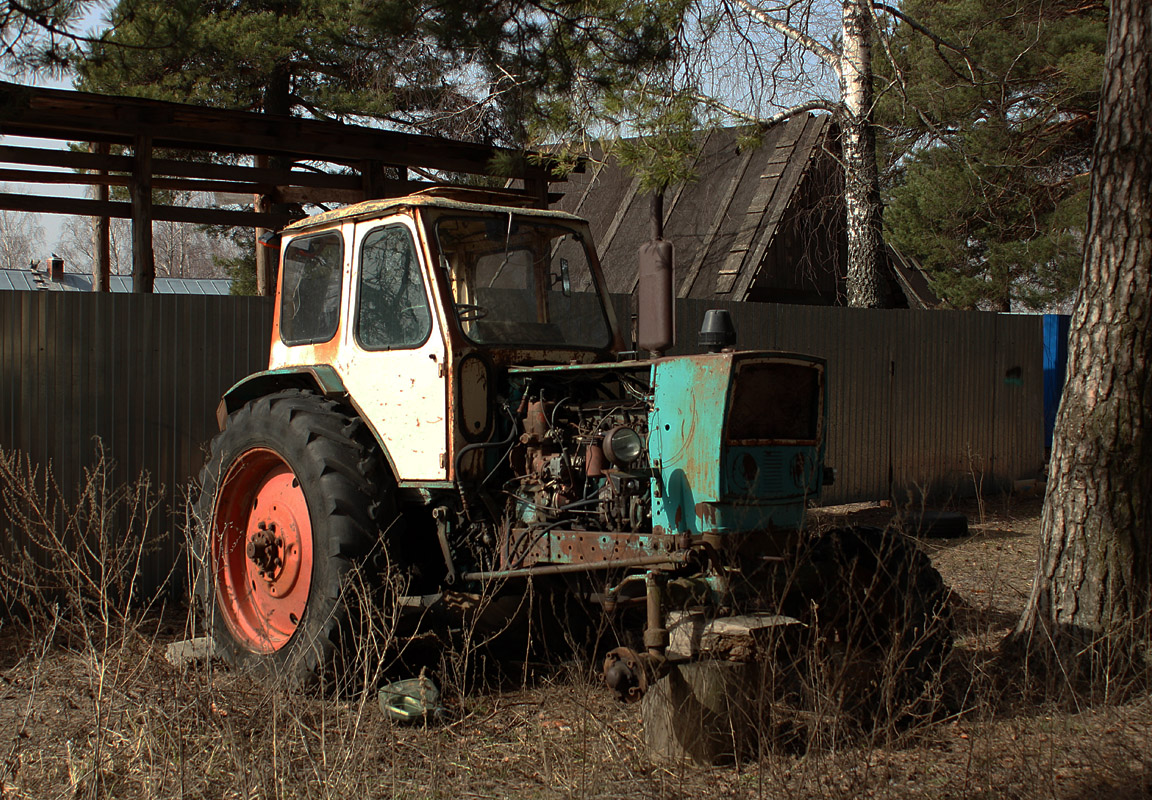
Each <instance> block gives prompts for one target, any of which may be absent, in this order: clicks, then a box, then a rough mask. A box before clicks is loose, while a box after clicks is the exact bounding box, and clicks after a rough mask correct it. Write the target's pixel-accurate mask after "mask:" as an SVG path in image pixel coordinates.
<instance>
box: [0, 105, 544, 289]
mask: <svg viewBox="0 0 1152 800" xmlns="http://www.w3.org/2000/svg"><path fill="white" fill-rule="evenodd" d="M0 135H10V136H22V137H34V138H41V139H49V140H62V141H69V142H79V143H85V144H87V145H88V148H89V152H82V151H77V150H71V151H62V150H58V149H53V148H48V147H22V146H12V145H0V181H18V182H21V183H28V184H42V185H61V184H73V185H86V186H93V187H95V189H96V190H95V194H96V197H94V198H91V199H89V198H75V197H46V196H41V195H26V194H11V193H0V209H2V210H12V211H26V212H35V213H48V214H71V215H78V216H88V217H95V218H96V220H97V235H96V237H95V249H96V253H95V256H96V258H95V259H94V266H93V282H92V284H93V289H94V290H96V291H101V290H102V291H107V290H108V275H109V248H108V239H107V236H108V234H107V230H108V220H109V219H110V218H112V217H119V218H125V219H131V220H132V278H133V281H132V285H133V290H134V291H136V292H151V291H152V283H153V279H154V277H155V264H154V261H153V253H152V221H153V220H161V221H173V222H189V223H199V224H211V225H235V226H243V227H254V228H257V229H278V228H282V227H283V226H285V225H286V224H288V223H289V222H291V221H292V220H293V219H294V218H296V217H298V216H299V213H298V212H296V213H295V215H294V213H293V207H295V208H299V206H300V205H303V204H308V203H352V202H358V201H360V200H370V199H378V198H384V197H399V196H403V195H406V194H409V193H411V192H412V191H414V190H417V189H420V188H426V187H427V186H428V185H429V184H428V183H427V182H425V181H413V180H410V179H409V170H413V169H415V170H423V171H426V172H428V173H440V174H443V173H453V174H464V175H469V176H492V175H493V165H494V164H495V163H496V162H497V161H498V162H499V163H500V164H501V165H502V167H503V168H504V170H503V171H502V173H501V175H500V177H501V178H503V179H506V180H510V181H512V182H513V185H515V186H516V187H518V188H516V189H515V190H514V191H517V192H518V193H520V194H522V195H524V196H526V197H527V198H529V199H530V200H531V201H532V202H533V203H534V204H536V205H539V206H541V207H547V205H548V202H549V199H550V196H549V193H548V187H549V183H550V182H552V181H556V180H562V179H558V178H555V177H553V175H552V164H551V163H549V162H548V161H547V160H546V159H541V158H536V157H531V156H530V155H529V154H526V153H523V152H520V151H514V150H508V149H505V148H498V147H489V146H486V145H478V144H471V143H467V142H456V141H451V140H448V139H441V138H437V137H432V136H420V135H415V134H409V133H400V132H397V131H388V130H381V129H377V128H369V127H365V126H360V125H348V124H344V123H340V122H329V121H325V120H315V119H302V118H299V117H290V116H281V115H270V114H260V113H253V112H247V111H227V110H221V109H215V108H204V107H201V106H191V105H184V104H180V103H169V102H163V101H158V100H144V99H140V98H135V97H112V96H106V95H96V94H89V93H85V92H74V91H68V90H61V89H43V88H38V87H29V86H21V85H17V84H12V83H4V82H0ZM113 147H116V148H117V149H120V150H124V149H125V148H127V149H128V150H130V151H131V155H127V154H114V153H113V152H112V148H113ZM157 150H159V151H176V152H177V153H178V154H179V155H184V154H187V155H188V156H189V158H188V159H187V160H185V159H183V158H179V157H175V158H173V157H156V158H154V157H153V153H154V152H155V151H157ZM162 155H164V154H163V153H162ZM209 155H212V156H219V155H228V156H233V157H235V159H236V160H237V161H251V162H252V165H251V166H249V165H241V164H227V163H219V162H216V163H213V162H210V161H209V160H208V159H207V158H206V156H209ZM197 157H198V158H197ZM46 168H47V169H46ZM51 168H55V169H56V170H59V169H61V168H63V169H70V170H73V172H71V173H67V172H59V171H53V170H52V169H51ZM112 186H121V187H125V188H127V190H128V194H129V198H130V200H129V201H128V202H123V201H114V200H110V199H109V191H108V189H109V187H112ZM153 189H176V190H184V191H200V192H226V193H234V194H243V195H251V196H253V197H254V203H253V205H254V208H255V210H252V211H239V210H230V209H222V208H193V207H188V206H170V205H160V204H154V203H153V202H152V190H153ZM257 250H258V251H260V250H264V248H257ZM270 262H271V263H270ZM274 271H275V262H274V261H273V260H272V259H271V258H267V257H266V258H264V259H262V260H258V271H257V282H258V284H259V286H260V289H261V292H262V293H271V292H272V291H274V280H275V278H274Z"/></svg>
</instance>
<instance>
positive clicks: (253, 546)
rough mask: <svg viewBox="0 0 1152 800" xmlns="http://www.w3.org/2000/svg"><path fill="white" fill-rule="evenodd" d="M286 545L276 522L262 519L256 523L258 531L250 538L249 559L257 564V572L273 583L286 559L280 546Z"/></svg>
mask: <svg viewBox="0 0 1152 800" xmlns="http://www.w3.org/2000/svg"><path fill="white" fill-rule="evenodd" d="M283 546H284V539H283V538H281V537H279V536H277V535H276V523H275V522H265V521H263V520H262V521H260V522H259V523H257V525H256V532H255V533H253V534H252V536H251V538H249V539H248V547H247V553H248V559H249V560H250V561H251V562H252V563H253V565H255V567H256V574H257V575H259V576H260V577H261V578H263V579H264V580H266V581H267V582H268V583H272V582H273V581H275V580H276V578H277V576H278V573H279V571H280V568H281V567H283V566H284V559H283V558H282V557H281V555H280V548H282V547H283Z"/></svg>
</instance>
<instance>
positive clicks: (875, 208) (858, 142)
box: [840, 0, 888, 308]
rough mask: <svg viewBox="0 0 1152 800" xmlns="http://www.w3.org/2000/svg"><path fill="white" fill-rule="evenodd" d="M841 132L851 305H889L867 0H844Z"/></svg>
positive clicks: (870, 24)
mask: <svg viewBox="0 0 1152 800" xmlns="http://www.w3.org/2000/svg"><path fill="white" fill-rule="evenodd" d="M843 2H844V5H843V21H844V48H843V51H842V53H841V55H840V93H841V103H842V112H841V115H840V137H841V148H842V157H843V159H844V204H845V206H846V209H847V232H848V280H847V291H848V305H850V306H856V307H864V308H878V307H883V306H885V305H887V304H888V303H887V297H886V296H885V295H886V292H885V290H884V283H883V281H882V280H881V276H880V242H881V235H880V225H881V204H880V178H879V170H878V168H877V165H876V131H875V128H874V127H873V125H872V105H873V93H872V15H871V10H870V8H869V5H868V3H867V2H865V0H843Z"/></svg>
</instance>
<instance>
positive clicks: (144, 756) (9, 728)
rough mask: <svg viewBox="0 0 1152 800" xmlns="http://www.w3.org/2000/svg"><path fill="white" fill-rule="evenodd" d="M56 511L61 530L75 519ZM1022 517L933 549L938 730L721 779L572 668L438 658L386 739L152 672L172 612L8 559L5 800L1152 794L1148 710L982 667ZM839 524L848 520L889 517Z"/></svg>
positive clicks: (924, 726)
mask: <svg viewBox="0 0 1152 800" xmlns="http://www.w3.org/2000/svg"><path fill="white" fill-rule="evenodd" d="M14 474H15V473H14ZM25 477H26V476H25ZM42 488H43V486H42ZM0 490H2V491H6V492H9V499H8V500H6V501H5V502H6V504H7V505H6V509H7V511H6V513H7V516H6V518H5V519H6V522H5V524H6V525H11V524H13V521H14V517H13V513H14V512H13V509H17V508H20V509H24V512H26V511H27V510H28V507H29V504H30V503H33V501H34V496H33V495H27V494H22V495H20V496H19V497H18V498H17V501H18V502H16V504H15V505H11V504H10V502H9V501H10V500H11V487H10V486H6V485H0ZM148 492H149V489H148V487H147V485H146V483H145V484H142V485H139V486H137V487H135V488H134V489H133V490H132V491H124V492H122V493H120V494H115V493H113V494H110V495H108V496H107V497H106V498H105V500H104V501H100V502H108V503H111V502H113V501H114V499H115V497H121V498H136V502H139V503H142V505H141V506H140V507H141V508H147V507H148V499H147V497H148ZM94 499H95V496H94ZM57 508H58V510H59V511H60V516H58V517H56V519H58V520H68V519H75V518H79V517H77V515H75V514H69V513H66V510H60V509H59V507H57ZM1038 510H1039V505H1038V501H1034V500H1033V501H1027V502H1024V503H1012V504H1000V505H999V506H998V504H997V502H995V501H993V502H989V503H985V507H984V521H983V522H982V523H980V524H979V525H973V530H972V534H973V535H971V536H970V537H968V538H967V539H963V540H955V541H947V542H943V541H941V542H929V543H927V545H928V549H929V551H930V553H931V555H932V558H933V560H934V562H935V564H936V566H937V567H938V569H940V571H941V572H942V573H943V574H944V577H945V579H946V581H947V582H948V583H950V584H951V585H952V586H953V588H954V590H955V612H956V622H957V648H956V652H955V654H954V656H953V658H952V660H951V662H950V665H949V668H948V670H947V674H946V675H945V676H944V678H943V683H942V684H941V687H940V688H941V691H942V696H943V703H942V705H941V706H940V708H938V709H937V713H936V715H935V718H933V719H931V720H925V721H922V722H919V723H917V724H916V725H913V726H906V727H905V728H904V729H903V730H902V733H901V735H900V736H898V737H895V738H889V739H877V738H874V737H860V738H858V739H856V740H854V741H849V742H843V743H841V744H839V745H838V746H837V747H835V748H810V749H808V750H807V751H806V752H779V751H778V752H765V753H764V754H763V755H762V756H761V757H760V758H759V759H758V760H755V761H752V762H745V763H741V764H733V765H728V766H723V767H698V766H692V765H689V764H682V763H681V764H675V765H662V764H659V763H654V762H653V761H652V760H651V759H649V757H648V756H647V754H646V753H645V751H644V746H643V736H642V720H641V719H640V710H639V707H638V706H621V705H617V704H616V703H614V702H613V701H611V700H610V699H609V697H608V693H607V692H606V691H605V690H604V689H603V688H602V687H601V686H600V685H599V683H598V679H596V678H595V677H594V676H593V674H592V671H591V669H590V668H588V667H586V666H585V665H583V664H574V663H570V664H566V665H563V666H530V667H526V668H525V667H518V668H513V669H510V670H508V672H509V673H511V674H515V675H516V676H517V679H516V680H515V681H514V682H513V685H512V686H511V687H510V688H509V686H508V685H507V682H505V683H503V684H501V683H500V682H498V681H496V680H495V679H492V680H489V681H487V682H485V680H484V678H485V673H484V672H483V671H482V670H479V669H477V668H476V667H475V666H474V664H475V662H476V661H477V660H478V654H477V653H476V652H474V651H464V652H462V653H455V654H451V655H449V656H447V659H448V661H447V662H446V663H445V664H444V665H443V668H442V669H441V674H442V675H447V676H455V677H450V678H449V679H447V680H446V681H445V682H446V683H447V685H446V686H444V687H443V688H444V689H445V695H446V698H447V700H446V704H447V715H446V717H445V719H444V720H443V721H442V722H440V723H438V724H435V725H430V726H428V727H401V726H397V725H394V724H391V723H390V722H388V721H387V719H386V718H385V717H384V715H383V714H382V712H381V711H380V710H379V709H378V708H377V707H376V705H375V698H374V696H373V695H372V694H371V693H367V692H365V693H361V694H359V695H354V696H346V697H343V698H340V699H331V698H324V697H320V696H316V695H309V694H301V693H299V692H292V691H289V690H288V689H287V688H285V686H284V685H283V684H282V683H281V682H278V681H275V680H271V679H266V678H258V677H254V676H251V675H248V674H243V673H237V672H234V671H231V670H229V669H227V668H226V667H224V666H223V665H221V664H219V663H216V662H207V663H193V664H191V665H187V666H183V667H176V666H173V665H171V664H169V663H168V662H167V661H166V660H165V658H164V652H165V647H166V645H167V644H169V643H170V642H172V641H174V640H177V639H179V638H182V637H183V636H185V635H186V633H187V631H186V629H185V615H184V614H183V613H182V612H181V613H178V614H167V615H165V614H163V613H160V612H159V611H157V610H156V609H152V610H150V611H149V612H148V613H140V614H134V613H133V614H129V613H127V612H125V611H124V609H125V608H128V606H126V605H125V604H124V603H123V602H122V601H121V599H120V598H118V597H116V596H113V595H111V594H110V595H109V596H108V597H107V598H106V600H105V601H103V602H102V601H101V600H100V599H99V597H93V596H89V595H86V594H84V593H83V592H81V591H79V590H77V591H75V592H70V590H69V588H68V587H71V586H76V587H80V586H82V585H84V584H82V582H78V581H77V580H76V579H75V577H74V578H73V579H71V580H63V582H61V577H60V575H59V574H58V573H56V572H52V571H50V570H48V571H43V572H37V571H36V570H35V569H33V568H32V567H31V566H29V564H28V563H25V562H21V561H20V559H19V558H16V556H15V555H14V554H13V553H12V552H11V549H9V551H7V552H6V554H5V558H6V568H14V567H13V564H23V566H21V569H22V570H24V572H22V573H21V574H22V575H23V577H22V579H21V581H22V582H21V583H19V584H16V585H17V586H19V587H23V588H21V589H20V591H21V592H23V594H19V597H18V598H17V597H16V595H15V594H14V592H15V589H13V588H12V586H11V585H9V590H8V595H7V596H6V598H5V599H6V601H7V602H8V604H9V606H10V609H12V608H14V607H15V606H19V605H20V603H23V604H24V605H23V609H24V610H23V612H22V613H16V612H15V611H14V610H10V611H9V612H8V613H7V614H6V615H5V616H3V617H2V618H0V798H56V797H60V798H98V797H108V798H137V797H139V798H176V797H179V798H186V797H187V798H243V800H249V799H250V798H346V797H357V798H377V797H379V798H503V797H518V798H554V797H555V798H559V797H565V798H567V797H575V798H618V797H653V798H680V797H685V798H687V797H692V798H776V797H780V798H785V797H787V798H796V797H799V798H857V797H891V798H918V797H931V798H979V797H988V798H1001V797H1007V798H1061V799H1064V798H1067V799H1068V800H1073V799H1076V798H1087V797H1132V798H1135V797H1146V796H1149V794H1150V793H1152V763H1150V762H1149V761H1148V760H1146V759H1148V758H1149V756H1148V754H1149V753H1152V703H1150V702H1149V699H1148V696H1147V695H1146V694H1143V693H1141V694H1138V695H1135V696H1134V699H1131V700H1129V701H1128V702H1127V703H1125V704H1121V705H1106V704H1095V705H1091V704H1086V703H1083V702H1082V703H1080V704H1077V702H1076V701H1075V700H1074V699H1072V700H1069V698H1068V696H1067V695H1061V696H1060V697H1056V698H1054V697H1053V696H1051V695H1045V694H1043V693H1037V692H1035V691H1028V692H1026V691H1024V689H1026V688H1029V684H1028V682H1027V681H1026V680H1025V678H1026V677H1027V676H1023V675H1020V674H1018V672H1017V667H1016V666H1014V665H1012V664H1010V663H1008V662H1006V661H1005V660H1004V659H1003V658H1001V657H1000V656H999V654H998V650H997V646H998V644H999V642H1000V639H1001V638H1002V636H1003V635H1004V633H1006V632H1007V630H1008V629H1009V627H1010V626H1011V624H1012V623H1013V622H1014V620H1015V618H1016V615H1017V614H1018V613H1019V611H1020V609H1021V608H1022V606H1023V601H1024V599H1025V596H1026V592H1027V589H1028V586H1029V583H1030V581H1031V569H1032V566H1033V564H1034V558H1035V550H1036V534H1037V515H1038ZM24 512H21V513H24ZM842 512H844V510H842ZM844 513H845V516H847V518H848V521H852V522H856V521H862V522H876V521H881V522H883V521H886V520H887V517H888V516H890V514H891V512H890V511H888V510H885V509H879V508H876V507H859V508H855V509H848V510H846V512H844ZM870 517H871V518H870ZM881 518H882V519H881ZM19 519H25V521H26V518H25V517H19ZM119 534H123V532H122V531H121V532H119ZM46 541H47V543H48V544H50V542H51V540H50V539H49V540H46ZM123 542H130V543H133V542H134V544H132V546H131V547H129V548H128V550H126V551H125V550H123V548H122V547H120V545H121V544H122V543H123ZM114 545H115V546H114ZM104 547H105V550H106V552H105V553H104V555H103V556H101V555H100V552H99V551H100V548H99V547H97V548H96V549H95V550H93V551H92V554H93V556H94V557H95V558H96V559H97V561H100V560H101V559H102V558H103V559H105V560H107V561H108V562H109V567H110V565H111V563H112V562H115V564H117V565H119V566H116V567H115V568H114V569H111V568H109V569H108V570H106V572H115V571H117V570H119V571H121V572H122V571H123V570H124V569H130V568H131V564H132V563H133V560H132V558H130V557H128V556H131V554H132V552H134V551H133V548H136V549H139V548H141V547H143V543H142V542H141V541H138V540H135V539H133V538H132V537H131V536H123V535H118V536H117V537H114V538H113V539H110V540H108V541H106V542H105V545H104ZM117 554H119V555H117ZM60 555H63V554H60ZM13 559H15V560H13ZM59 563H61V562H60V561H59V560H56V561H53V560H52V559H48V560H47V561H46V562H45V564H46V565H51V564H59ZM126 565H127V566H126ZM85 569H90V567H85ZM101 574H105V573H101ZM37 581H43V582H44V583H45V585H46V586H48V585H51V586H54V587H55V588H54V590H53V593H52V594H51V597H53V598H54V599H53V600H52V601H51V602H36V597H37V595H36V593H35V592H34V591H33V589H34V588H35V585H36V582H37ZM53 582H55V583H53ZM6 585H8V584H6ZM107 585H108V586H110V587H111V586H118V587H119V588H117V589H116V590H115V591H117V592H123V591H128V592H130V587H129V586H128V584H125V583H124V582H123V581H121V583H119V584H117V583H116V582H115V581H113V580H111V578H110V579H109V582H108V583H107ZM46 596H47V595H46ZM17 601H18V602H17ZM464 661H471V662H472V665H471V666H470V665H469V664H466V663H463V662H464ZM465 676H466V677H465ZM878 741H886V742H887V744H884V745H881V744H877V743H876V742H878Z"/></svg>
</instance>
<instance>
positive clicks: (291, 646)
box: [198, 391, 396, 682]
mask: <svg viewBox="0 0 1152 800" xmlns="http://www.w3.org/2000/svg"><path fill="white" fill-rule="evenodd" d="M381 465H382V460H381V454H380V452H379V448H378V447H377V445H376V443H375V441H374V440H373V438H372V436H371V434H370V433H369V432H368V431H367V430H366V428H365V426H364V425H363V423H362V422H361V421H360V420H358V419H357V418H356V417H355V416H354V414H353V412H351V410H350V409H347V408H345V407H343V406H341V405H339V404H337V403H335V402H333V401H330V400H326V399H324V398H322V397H319V396H317V395H314V394H311V393H308V392H302V391H285V392H280V393H277V394H273V395H269V396H267V397H262V398H259V399H257V400H254V401H252V402H250V403H248V404H247V405H245V406H244V407H243V408H241V409H240V410H239V411H237V412H236V413H234V414H233V415H232V416H231V417H229V419H228V423H227V425H226V427H225V429H224V431H223V432H222V433H221V434H220V435H219V436H217V437H216V439H215V441H214V442H213V444H212V454H211V456H210V458H209V461H208V464H207V465H206V466H205V468H204V471H203V473H202V474H201V483H202V486H203V493H202V496H201V500H200V504H199V508H198V511H199V515H200V519H201V520H202V521H203V522H204V534H205V535H204V538H203V541H202V543H201V547H202V551H203V556H204V558H205V559H206V561H207V564H206V567H207V573H208V576H209V578H210V580H209V581H208V585H207V586H206V587H205V592H206V594H207V597H206V598H205V599H206V600H208V601H209V604H210V607H211V613H210V618H211V626H212V634H213V637H214V639H215V642H216V648H217V651H218V652H220V653H221V654H222V655H223V656H224V657H225V658H226V659H228V660H229V661H231V662H233V663H238V664H256V665H257V666H260V667H263V668H268V669H271V670H274V671H279V672H282V673H283V674H285V675H287V676H288V677H289V678H291V679H293V680H296V681H305V682H310V681H312V680H314V679H315V678H316V677H318V676H324V677H325V678H326V679H327V678H331V677H332V674H331V673H332V672H333V671H334V668H335V667H337V666H338V663H337V662H338V661H339V658H340V656H341V651H342V650H343V649H345V648H347V647H348V646H351V644H352V643H351V642H350V641H348V640H349V639H351V630H352V628H353V627H354V625H353V623H354V620H353V619H352V617H353V614H352V611H351V609H353V608H354V607H356V606H358V605H359V604H357V603H353V602H351V600H352V598H351V597H350V591H351V589H352V586H351V584H352V580H351V578H352V575H353V571H354V570H355V568H356V567H357V566H359V565H360V564H362V563H364V562H365V561H366V559H368V558H369V556H370V555H371V554H372V553H373V551H374V548H378V547H379V546H380V544H381V531H383V530H387V528H388V527H389V526H390V524H391V523H392V521H393V520H394V519H395V516H396V513H395V508H394V506H393V503H392V497H391V492H390V491H389V490H390V486H389V485H388V483H387V482H386V480H385V473H384V471H383V469H382V466H381ZM370 573H371V571H368V572H366V574H365V577H366V578H367V580H366V581H365V582H364V583H362V584H361V585H362V586H371V585H372V584H373V583H374V578H375V576H374V575H372V574H370Z"/></svg>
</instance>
